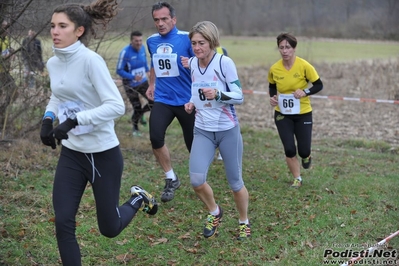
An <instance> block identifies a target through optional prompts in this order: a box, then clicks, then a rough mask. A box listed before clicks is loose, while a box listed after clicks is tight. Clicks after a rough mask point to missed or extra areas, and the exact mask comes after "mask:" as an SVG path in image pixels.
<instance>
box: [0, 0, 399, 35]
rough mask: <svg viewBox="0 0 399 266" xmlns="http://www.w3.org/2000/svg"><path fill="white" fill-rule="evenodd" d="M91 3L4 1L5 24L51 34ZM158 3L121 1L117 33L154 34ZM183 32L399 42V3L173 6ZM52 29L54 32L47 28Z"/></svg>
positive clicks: (234, 0) (219, 0) (189, 0)
mask: <svg viewBox="0 0 399 266" xmlns="http://www.w3.org/2000/svg"><path fill="white" fill-rule="evenodd" d="M68 2H81V3H89V2H91V0H85V1H78V0H51V1H50V0H0V7H1V11H0V18H1V19H7V20H9V21H10V22H11V24H12V26H11V29H10V30H11V31H14V32H15V33H17V32H23V34H26V32H27V30H28V28H30V27H33V28H34V29H35V30H36V31H40V30H41V29H43V28H45V27H46V26H47V24H48V21H49V19H50V17H51V12H52V10H53V8H54V7H55V6H56V5H59V4H61V3H68ZM155 2H156V1H154V0H121V1H120V6H121V8H122V10H120V12H119V15H118V16H117V17H116V19H115V20H114V21H113V22H112V23H111V25H110V28H109V29H110V30H112V31H122V32H123V31H127V32H130V31H131V30H132V29H133V28H134V29H140V30H142V31H144V32H153V31H154V26H153V22H152V18H151V6H152V5H153V4H154V3H155ZM169 3H171V4H172V5H173V6H174V7H175V9H176V13H177V19H178V27H179V28H180V29H182V30H189V29H190V28H191V26H193V25H194V24H195V23H196V22H198V21H201V20H210V21H213V22H214V23H215V24H216V25H217V26H218V27H219V28H220V30H221V32H222V34H223V35H241V36H275V35H276V33H279V32H281V31H289V32H292V33H294V34H295V35H297V36H299V35H301V36H314V37H330V38H350V39H353V38H362V39H390V40H398V39H399V16H398V15H397V14H398V13H399V1H397V0H202V1H194V0H170V1H169ZM47 27H48V26H47Z"/></svg>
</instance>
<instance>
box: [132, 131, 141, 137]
mask: <svg viewBox="0 0 399 266" xmlns="http://www.w3.org/2000/svg"><path fill="white" fill-rule="evenodd" d="M141 135H142V134H141V132H140V131H139V130H136V129H134V130H133V136H134V137H141Z"/></svg>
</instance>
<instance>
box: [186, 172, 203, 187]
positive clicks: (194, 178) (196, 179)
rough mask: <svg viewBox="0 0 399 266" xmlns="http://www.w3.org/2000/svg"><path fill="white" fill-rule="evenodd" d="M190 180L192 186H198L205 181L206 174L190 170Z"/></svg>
mask: <svg viewBox="0 0 399 266" xmlns="http://www.w3.org/2000/svg"><path fill="white" fill-rule="evenodd" d="M190 182H191V185H192V186H193V187H194V188H196V187H199V186H201V185H203V184H204V183H205V182H206V174H205V173H192V172H190Z"/></svg>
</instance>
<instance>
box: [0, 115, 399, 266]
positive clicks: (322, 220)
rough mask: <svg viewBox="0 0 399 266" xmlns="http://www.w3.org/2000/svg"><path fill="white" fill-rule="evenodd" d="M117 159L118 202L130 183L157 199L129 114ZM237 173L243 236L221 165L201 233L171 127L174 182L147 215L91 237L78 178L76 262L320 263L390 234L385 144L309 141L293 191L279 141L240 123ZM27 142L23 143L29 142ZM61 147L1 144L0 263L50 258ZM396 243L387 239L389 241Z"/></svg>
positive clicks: (155, 177)
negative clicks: (214, 221)
mask: <svg viewBox="0 0 399 266" xmlns="http://www.w3.org/2000/svg"><path fill="white" fill-rule="evenodd" d="M116 127H117V132H118V135H119V138H120V140H121V146H122V151H123V155H124V158H125V170H124V174H123V179H122V188H121V195H122V196H121V202H124V201H125V200H126V199H127V198H128V194H129V188H130V186H131V185H133V184H139V185H141V186H143V187H145V188H146V189H148V190H149V192H151V193H153V194H154V195H156V197H157V198H159V196H160V193H161V191H162V188H163V185H164V182H163V174H162V171H161V169H160V167H159V166H158V164H157V163H156V162H155V159H154V156H153V155H152V152H151V146H150V142H149V140H148V132H146V131H145V128H143V130H144V136H143V137H141V138H133V137H132V136H131V133H130V129H131V125H130V123H129V118H128V116H124V117H123V118H122V119H120V120H118V121H117V123H116ZM242 135H243V139H244V161H243V176H244V181H245V183H246V186H247V188H248V191H249V193H250V205H249V217H250V221H251V224H252V227H251V228H252V237H251V239H248V240H247V241H243V242H239V241H237V240H236V239H235V237H236V235H237V229H238V215H237V211H236V210H235V205H234V202H233V199H232V195H231V192H230V190H229V187H228V185H227V182H226V179H225V175H224V168H223V162H221V161H215V162H214V163H213V164H212V166H211V167H210V170H209V176H208V181H209V183H210V184H211V186H212V188H213V190H214V193H215V197H216V200H217V202H218V203H219V204H220V205H221V206H222V207H223V208H224V210H225V215H224V219H223V222H222V224H221V227H220V230H219V234H218V236H217V237H216V238H213V239H205V238H203V236H202V234H201V233H202V229H203V225H204V222H205V218H206V215H207V211H206V209H205V207H204V205H203V204H202V202H200V201H199V200H198V199H197V197H196V195H195V193H194V191H193V190H192V188H191V186H190V184H189V176H188V153H187V151H186V150H185V147H184V142H183V140H182V134H181V130H180V127H179V126H178V123H177V122H176V121H174V123H173V124H172V126H171V127H170V128H169V130H168V132H167V136H166V143H167V144H168V146H169V148H170V151H171V155H172V159H173V162H174V169H175V171H176V172H177V173H178V174H179V176H180V178H181V181H182V186H181V188H180V189H179V190H178V191H177V193H176V196H175V199H174V200H173V201H172V202H169V203H161V204H160V207H159V212H158V213H157V214H156V215H155V216H153V217H152V216H151V217H150V216H148V215H145V214H143V213H141V212H140V213H138V214H137V215H136V217H135V218H134V219H133V221H132V222H131V224H130V225H129V226H128V227H127V228H126V229H125V230H124V231H123V232H122V233H121V234H120V235H119V236H118V237H116V238H113V239H108V238H106V237H103V236H101V235H100V233H99V231H98V228H97V221H96V211H95V204H94V200H93V195H92V190H91V188H90V186H88V188H87V190H86V191H85V194H84V196H83V199H82V202H81V205H80V209H79V212H78V215H77V223H78V226H77V237H78V241H79V244H80V247H81V251H82V260H83V265H219V264H220V265H321V264H322V262H323V259H324V258H323V253H324V250H325V249H328V248H333V249H334V250H336V251H344V250H345V248H343V247H345V246H346V245H349V244H352V245H353V246H355V247H358V248H354V250H361V248H360V247H361V245H364V244H367V245H372V244H375V243H377V242H378V241H380V240H381V239H382V238H384V237H386V236H388V235H389V234H391V233H393V232H395V231H397V230H398V227H397V221H398V218H399V217H398V209H397V202H398V200H399V196H398V195H399V188H398V186H397V178H398V174H397V153H396V152H393V150H392V149H391V148H390V147H389V145H388V144H386V143H383V142H373V141H365V140H331V139H325V140H323V139H321V140H320V139H318V140H315V141H314V143H313V152H312V156H313V166H312V168H311V169H309V170H303V171H302V176H303V179H304V183H303V186H302V187H301V188H300V189H298V190H295V189H291V188H290V184H291V182H292V177H291V176H290V173H289V171H288V168H287V166H286V164H285V160H284V154H283V151H282V146H281V142H280V140H279V138H278V136H277V133H276V132H275V131H273V130H255V129H252V128H248V127H243V128H242ZM28 144H29V145H28ZM58 152H59V148H58V149H57V150H56V151H52V150H51V149H49V148H45V147H43V146H41V145H40V143H32V142H30V143H28V142H26V141H20V142H17V143H13V144H12V145H11V146H10V147H8V148H7V149H2V150H1V152H0V166H1V167H2V171H3V173H4V176H3V177H2V182H1V183H0V200H1V206H0V217H1V220H0V234H1V240H0V250H1V253H0V265H59V255H58V250H57V244H56V240H55V235H54V224H53V222H52V219H53V216H54V214H53V210H52V204H51V191H52V180H53V175H54V171H55V166H56V162H57V157H58ZM398 244H399V239H398V238H394V239H392V240H391V241H390V242H389V248H391V249H397V247H398Z"/></svg>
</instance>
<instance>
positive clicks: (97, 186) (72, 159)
mask: <svg viewBox="0 0 399 266" xmlns="http://www.w3.org/2000/svg"><path fill="white" fill-rule="evenodd" d="M122 171H123V157H122V154H121V151H120V149H119V146H117V147H115V148H112V149H109V150H107V151H104V152H99V153H82V152H77V151H74V150H71V149H68V148H66V147H65V146H62V149H61V155H60V158H59V160H58V165H57V170H56V173H55V179H54V185H53V206H54V212H55V229H56V237H57V242H58V249H59V251H60V255H61V259H62V264H63V265H71V266H72V265H73V266H79V265H81V254H80V249H79V245H78V242H77V241H76V235H75V230H76V220H75V216H76V213H77V211H78V208H79V203H80V201H81V198H82V195H83V192H84V190H85V188H86V185H87V182H90V184H91V187H92V189H93V194H94V199H95V202H96V211H97V222H98V227H99V230H100V233H101V234H102V235H104V236H107V237H115V236H117V235H118V234H119V233H120V232H121V231H122V230H123V229H124V228H125V227H126V226H127V225H128V224H129V222H130V221H131V220H132V219H133V217H134V215H135V214H136V212H137V209H135V208H133V207H132V206H131V205H130V204H129V203H125V204H123V205H122V206H119V190H120V186H121V176H122Z"/></svg>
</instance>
